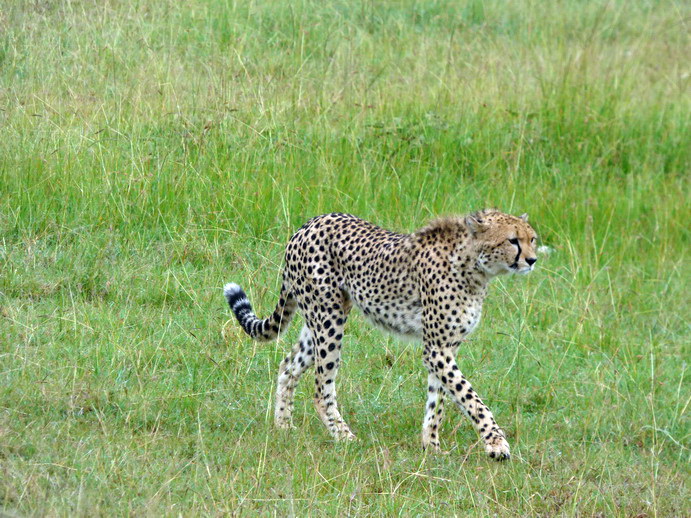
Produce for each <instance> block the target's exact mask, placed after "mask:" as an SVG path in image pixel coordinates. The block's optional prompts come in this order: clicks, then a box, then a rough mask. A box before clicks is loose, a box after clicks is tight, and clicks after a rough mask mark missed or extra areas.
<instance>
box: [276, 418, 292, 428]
mask: <svg viewBox="0 0 691 518" xmlns="http://www.w3.org/2000/svg"><path fill="white" fill-rule="evenodd" d="M276 428H279V429H281V430H295V428H296V426H295V425H294V424H293V421H292V419H287V418H278V419H276Z"/></svg>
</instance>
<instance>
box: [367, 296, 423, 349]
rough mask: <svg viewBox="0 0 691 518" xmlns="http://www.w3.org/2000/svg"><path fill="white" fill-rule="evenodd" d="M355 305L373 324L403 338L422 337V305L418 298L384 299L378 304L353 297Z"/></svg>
mask: <svg viewBox="0 0 691 518" xmlns="http://www.w3.org/2000/svg"><path fill="white" fill-rule="evenodd" d="M354 302H355V305H356V306H357V307H358V308H360V310H361V311H362V312H363V314H364V315H365V318H367V320H369V321H370V322H372V323H373V324H374V325H375V326H377V327H379V328H381V329H383V330H384V331H388V332H389V333H394V334H396V335H400V336H401V337H403V338H408V339H417V338H421V337H422V305H421V304H420V301H419V300H412V301H411V300H405V301H403V300H386V301H382V302H381V303H379V304H375V303H372V302H370V301H361V300H358V299H357V297H355V298H354Z"/></svg>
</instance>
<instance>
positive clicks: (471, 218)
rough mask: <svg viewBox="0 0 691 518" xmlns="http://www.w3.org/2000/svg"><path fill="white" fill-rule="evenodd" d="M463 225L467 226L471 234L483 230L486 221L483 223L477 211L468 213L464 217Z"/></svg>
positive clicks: (485, 226)
mask: <svg viewBox="0 0 691 518" xmlns="http://www.w3.org/2000/svg"><path fill="white" fill-rule="evenodd" d="M465 225H466V226H467V227H468V229H469V230H470V233H471V234H472V235H473V236H474V235H475V234H477V233H478V232H482V231H483V230H486V229H487V223H485V221H484V220H483V219H482V218H481V217H480V215H479V214H478V213H477V212H476V213H475V214H469V215H468V216H466V217H465Z"/></svg>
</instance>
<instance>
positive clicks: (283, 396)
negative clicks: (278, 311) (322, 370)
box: [274, 326, 314, 428]
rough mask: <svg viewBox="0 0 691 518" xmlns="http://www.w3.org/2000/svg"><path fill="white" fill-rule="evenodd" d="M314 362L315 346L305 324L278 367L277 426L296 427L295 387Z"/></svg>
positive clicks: (275, 412)
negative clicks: (294, 413)
mask: <svg viewBox="0 0 691 518" xmlns="http://www.w3.org/2000/svg"><path fill="white" fill-rule="evenodd" d="M313 363H314V346H313V343H312V334H311V333H310V330H309V328H308V327H307V326H303V327H302V331H301V332H300V338H299V339H298V341H297V343H296V344H295V345H294V346H293V349H292V351H291V352H290V355H289V356H286V358H285V359H284V360H283V361H282V362H281V366H280V367H279V369H278V385H277V388H276V407H275V411H274V421H275V423H276V427H277V428H295V427H294V426H293V404H294V400H295V387H297V384H298V381H300V376H302V373H303V372H305V371H306V370H307V369H308V368H309V367H310V366H311V365H312V364H313Z"/></svg>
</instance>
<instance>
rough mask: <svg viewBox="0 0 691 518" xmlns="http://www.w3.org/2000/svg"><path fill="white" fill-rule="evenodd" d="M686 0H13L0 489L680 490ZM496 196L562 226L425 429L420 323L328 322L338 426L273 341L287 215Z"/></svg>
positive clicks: (685, 433) (571, 494)
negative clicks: (276, 408) (290, 394)
mask: <svg viewBox="0 0 691 518" xmlns="http://www.w3.org/2000/svg"><path fill="white" fill-rule="evenodd" d="M688 19H689V8H688V5H685V4H684V3H683V2H674V1H665V0H661V1H643V0H640V1H635V2H631V1H623V0H610V1H591V2H585V1H583V2H573V1H565V0H562V1H555V2H549V3H545V2H535V1H531V0H517V1H515V2H501V1H494V0H488V1H485V2H480V1H478V0H469V1H465V2H453V1H451V0H432V1H429V2H413V1H383V2H369V1H359V0H348V1H346V0H326V1H320V2H314V1H311V0H297V1H295V2H281V3H279V2H233V1H230V0H226V1H224V0H207V1H202V0H189V1H187V2H173V1H170V0H159V1H157V2H148V1H143V0H135V1H124V0H109V1H106V2H89V1H80V0H62V1H57V0H56V1H49V0H36V1H28V0H19V1H17V2H10V3H9V4H5V5H3V7H1V8H0V135H1V137H2V138H0V266H1V268H2V270H1V274H0V509H1V510H2V511H3V512H4V513H8V514H10V515H89V516H91V515H98V514H118V515H120V514H122V515H125V514H138V515H141V514H152V515H158V514H166V515H172V514H182V515H194V514H224V513H237V514H240V515H252V514H267V515H269V514H275V515H298V516H301V515H305V514H317V515H320V514H330V515H331V514H333V515H345V514H348V515H428V514H436V515H440V516H449V515H454V514H455V515H462V516H467V515H477V516H489V515H491V516H496V515H499V516H514V515H520V514H522V515H540V516H553V515H566V516H571V515H573V516H576V515H577V516H639V517H643V516H688V515H689V514H691V506H689V501H690V498H689V487H688V485H689V474H690V470H689V416H688V405H689V397H690V391H689V383H688V375H687V374H686V371H687V368H688V359H689V335H688V331H689V330H688V321H687V317H688V315H689V310H690V309H691V308H689V297H688V288H689V277H688V257H687V250H688V246H689V232H688V222H689V216H690V211H689V203H688V200H689V182H688V171H689V145H688V144H689V142H690V141H691V138H690V136H691V135H690V132H689V113H690V110H689V107H690V106H689V104H690V98H689V67H688V58H687V56H688V50H689V43H688V31H687V29H688ZM484 206H496V207H499V208H501V209H504V210H506V211H511V212H513V213H515V214H520V213H521V212H524V211H527V212H529V214H530V218H531V222H533V223H534V225H535V227H536V229H537V230H538V232H539V234H540V236H541V239H542V241H543V244H546V245H549V246H551V247H553V248H554V249H555V250H556V251H555V253H553V254H552V255H550V256H549V257H545V258H544V260H543V261H541V265H540V267H539V268H537V270H536V271H535V273H533V274H532V275H531V276H529V277H527V278H520V279H518V278H515V279H503V280H500V281H498V282H495V283H494V285H493V287H492V289H491V292H490V296H489V298H488V300H487V305H486V312H485V317H484V319H483V322H482V324H481V325H480V327H479V329H478V330H477V331H476V333H475V334H474V335H473V338H472V341H471V342H470V343H469V344H468V347H467V348H464V349H463V350H462V351H460V353H459V362H460V364H461V368H462V369H463V370H464V372H465V373H466V374H467V375H468V376H469V378H470V380H471V381H472V382H473V384H474V386H475V387H476V388H477V389H478V391H479V393H480V394H481V395H482V396H483V398H484V400H485V401H486V402H487V403H488V404H489V405H490V407H491V408H492V409H493V410H494V412H495V415H496V416H497V419H498V421H499V423H500V424H501V425H502V426H503V428H504V429H505V430H507V432H508V434H509V439H510V442H511V445H512V453H513V456H512V460H511V462H509V463H504V464H496V463H493V462H491V461H490V460H489V459H488V458H486V456H485V455H484V453H483V452H482V448H480V447H478V445H477V444H476V442H475V441H476V437H475V434H474V432H473V430H472V427H471V426H470V425H469V423H467V422H465V421H464V419H463V418H462V417H461V416H460V414H459V413H457V412H454V411H453V410H450V411H449V412H448V414H447V418H446V420H445V425H444V430H443V432H442V442H443V446H444V447H445V448H446V449H451V450H452V452H451V454H450V455H448V456H444V457H437V456H426V455H424V454H423V453H422V452H421V451H420V442H419V441H420V438H419V431H420V425H421V419H422V411H423V406H424V391H425V380H426V376H425V374H424V369H423V367H422V364H421V358H420V356H421V355H420V350H419V348H418V347H417V346H416V345H415V344H407V343H400V342H398V341H396V340H395V339H393V338H391V337H388V336H385V335H383V334H381V333H380V332H379V331H376V330H374V329H372V328H371V327H369V326H368V325H366V324H365V323H364V322H363V320H362V319H361V318H360V317H359V316H358V315H354V316H353V317H352V318H351V319H350V320H349V323H348V326H347V329H346V333H347V334H346V338H345V345H344V365H343V367H344V368H343V369H341V372H340V374H339V398H340V401H341V406H342V408H343V410H344V415H345V416H346V418H347V419H348V421H349V423H350V425H351V427H352V428H353V430H354V431H355V432H356V433H357V434H358V435H359V438H360V441H358V442H356V443H353V444H340V443H334V442H333V441H331V440H330V439H329V437H328V436H327V434H326V432H325V429H324V428H323V426H322V425H321V423H320V422H319V421H318V418H317V416H316V412H315V411H314V409H313V407H312V403H311V397H310V393H311V387H312V381H311V375H309V374H308V375H307V377H306V379H305V380H303V382H302V383H301V385H300V387H299V389H298V395H297V405H296V424H297V426H298V428H297V430H294V431H292V432H290V433H286V432H279V431H277V430H274V429H273V428H272V425H271V405H272V397H273V390H274V382H275V375H276V371H277V368H278V363H279V361H280V359H281V357H282V355H283V354H284V352H285V351H286V350H287V349H288V348H289V346H290V343H291V342H292V340H294V339H295V338H296V336H297V333H298V330H299V325H298V324H294V325H293V327H292V329H291V331H290V333H288V335H287V336H286V337H285V338H284V339H282V341H281V342H280V343H279V344H269V345H261V344H254V343H252V342H250V341H249V340H248V339H247V338H246V337H245V336H243V334H242V333H241V330H240V329H239V326H237V325H236V324H235V323H234V322H233V321H231V320H230V314H229V311H228V309H227V307H226V305H225V303H224V300H223V296H222V292H221V287H222V286H223V284H224V282H227V281H231V280H232V281H236V282H240V283H241V284H242V285H243V286H244V287H245V288H246V290H247V291H248V293H249V295H250V298H251V300H252V301H253V302H254V304H255V307H256V308H257V309H258V310H259V312H260V313H262V314H266V313H267V312H268V311H270V310H271V309H272V308H273V305H274V304H275V302H276V297H277V290H278V286H279V279H280V277H279V275H280V265H281V259H282V251H283V246H284V244H285V242H286V241H287V239H288V237H289V236H290V235H291V233H292V232H293V231H294V230H295V229H296V228H297V227H299V226H300V225H301V224H302V223H303V222H304V221H305V220H306V219H308V218H310V217H312V216H314V215H316V214H320V213H324V212H330V211H347V212H352V213H354V214H357V215H359V216H361V217H364V218H366V219H369V220H371V221H373V222H376V223H378V224H380V225H382V226H386V227H389V228H393V229H397V230H405V231H410V230H413V229H415V228H418V227H420V226H421V225H423V224H424V223H425V222H426V221H427V220H428V219H429V218H431V217H433V216H435V215H439V214H445V213H465V212H468V211H470V210H474V209H478V208H481V207H484Z"/></svg>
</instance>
